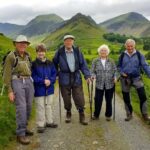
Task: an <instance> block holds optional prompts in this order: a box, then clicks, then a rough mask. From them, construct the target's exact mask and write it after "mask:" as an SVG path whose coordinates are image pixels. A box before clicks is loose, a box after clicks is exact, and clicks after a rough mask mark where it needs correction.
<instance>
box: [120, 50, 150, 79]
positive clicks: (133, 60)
mask: <svg viewBox="0 0 150 150" xmlns="http://www.w3.org/2000/svg"><path fill="white" fill-rule="evenodd" d="M140 61H141V63H139V58H138V55H137V52H135V53H134V54H133V55H131V56H129V55H128V54H127V53H125V52H124V57H123V59H122V62H121V57H120V58H119V63H118V70H119V72H120V74H123V73H125V74H127V75H128V76H130V77H133V78H136V77H139V76H140V73H141V71H140V68H142V69H143V70H144V72H145V73H146V74H147V75H148V77H149V78H150V66H149V65H148V64H147V62H146V60H145V57H144V56H143V55H142V54H141V53H140Z"/></svg>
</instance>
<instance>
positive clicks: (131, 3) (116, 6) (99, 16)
mask: <svg viewBox="0 0 150 150" xmlns="http://www.w3.org/2000/svg"><path fill="white" fill-rule="evenodd" d="M0 2H1V4H0V22H3V23H4V22H9V23H15V24H26V23H28V22H29V21H30V20H31V19H33V18H34V17H35V16H37V15H40V14H51V13H55V14H57V15H59V16H61V17H62V18H63V19H69V18H70V17H72V16H74V15H75V14H76V13H78V12H81V13H83V14H85V15H90V16H91V17H92V18H93V19H94V20H95V21H96V22H97V23H100V22H102V21H105V20H107V19H109V18H112V17H115V16H118V15H121V14H124V13H127V12H133V11H134V12H138V13H141V14H143V15H144V16H145V17H146V18H148V19H149V20H150V9H149V8H150V0H26V1H24V0H0Z"/></svg>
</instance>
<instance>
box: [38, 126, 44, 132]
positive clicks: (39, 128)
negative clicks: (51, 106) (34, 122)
mask: <svg viewBox="0 0 150 150" xmlns="http://www.w3.org/2000/svg"><path fill="white" fill-rule="evenodd" d="M44 131H45V128H44V127H38V128H37V132H38V133H44Z"/></svg>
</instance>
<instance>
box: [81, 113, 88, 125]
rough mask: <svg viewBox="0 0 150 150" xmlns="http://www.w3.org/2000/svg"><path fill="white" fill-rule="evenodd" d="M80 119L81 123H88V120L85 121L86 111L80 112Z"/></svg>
mask: <svg viewBox="0 0 150 150" xmlns="http://www.w3.org/2000/svg"><path fill="white" fill-rule="evenodd" d="M79 120H80V123H81V124H82V125H88V122H86V121H85V115H84V112H80V113H79Z"/></svg>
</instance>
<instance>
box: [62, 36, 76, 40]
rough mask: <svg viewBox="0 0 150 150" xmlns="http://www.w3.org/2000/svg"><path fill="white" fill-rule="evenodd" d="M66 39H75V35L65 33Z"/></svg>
mask: <svg viewBox="0 0 150 150" xmlns="http://www.w3.org/2000/svg"><path fill="white" fill-rule="evenodd" d="M66 39H73V40H74V39H75V37H74V36H73V35H65V36H64V41H65V40H66Z"/></svg>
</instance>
